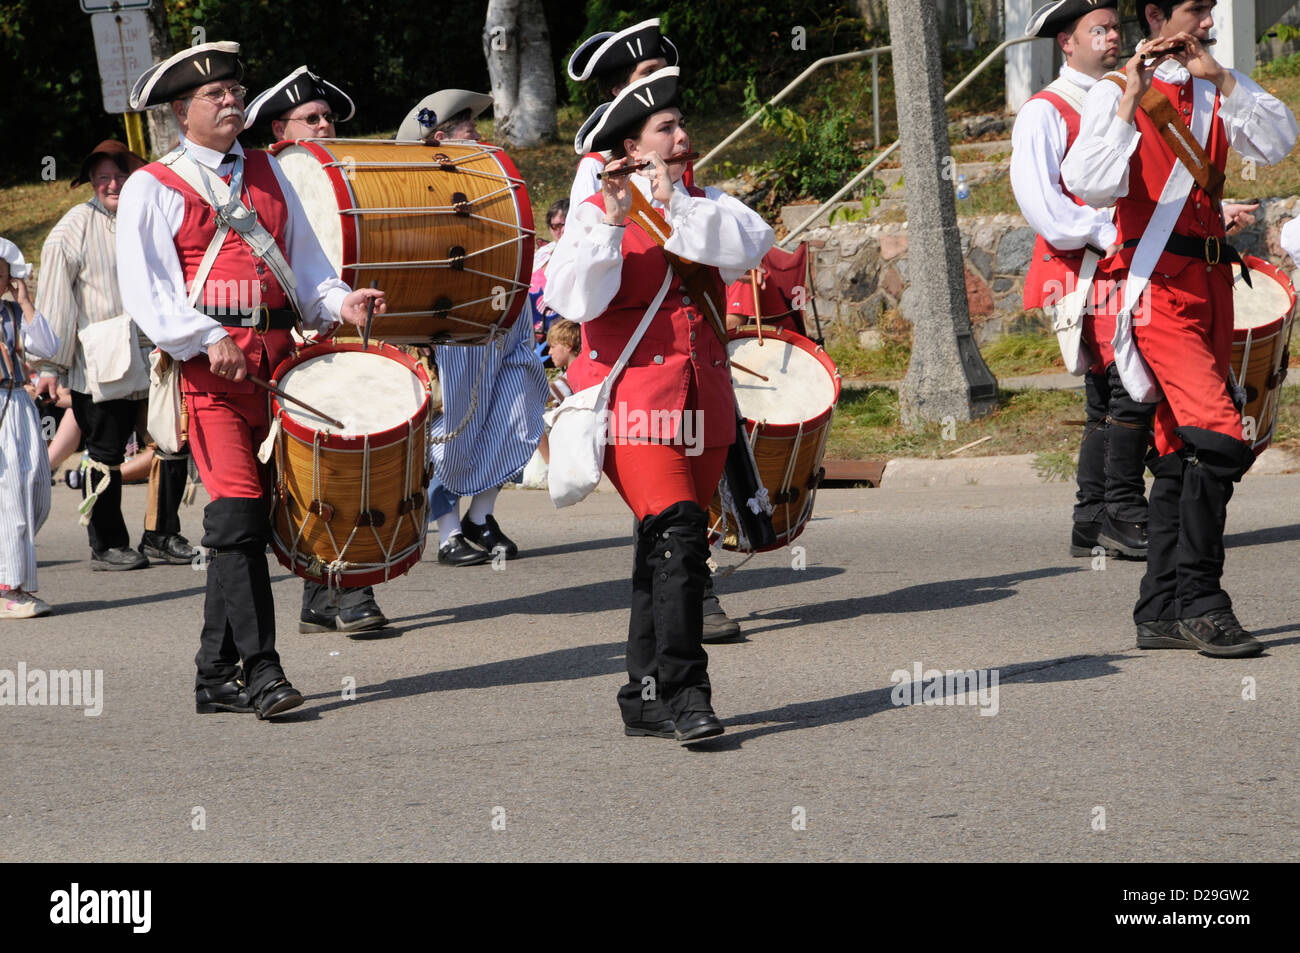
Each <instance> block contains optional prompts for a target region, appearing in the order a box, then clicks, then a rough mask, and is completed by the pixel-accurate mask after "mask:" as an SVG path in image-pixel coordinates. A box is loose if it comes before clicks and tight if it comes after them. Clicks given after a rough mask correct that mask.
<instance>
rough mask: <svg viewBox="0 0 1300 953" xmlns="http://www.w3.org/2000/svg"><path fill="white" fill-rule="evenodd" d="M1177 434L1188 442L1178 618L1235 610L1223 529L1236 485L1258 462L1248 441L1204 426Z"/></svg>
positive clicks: (1180, 536)
mask: <svg viewBox="0 0 1300 953" xmlns="http://www.w3.org/2000/svg"><path fill="white" fill-rule="evenodd" d="M1175 433H1177V434H1178V436H1179V437H1180V438H1182V440H1183V441H1184V442H1186V443H1187V444H1188V448H1187V451H1186V452H1187V465H1186V467H1184V469H1183V491H1182V497H1181V499H1180V500H1179V521H1180V523H1179V534H1178V618H1179V619H1191V618H1197V617H1200V616H1205V615H1207V614H1208V613H1210V612H1214V611H1216V610H1220V609H1229V610H1230V609H1231V608H1232V600H1231V599H1230V598H1229V597H1228V594H1227V593H1226V592H1224V591H1223V587H1222V586H1221V585H1220V581H1221V580H1222V578H1223V558H1224V553H1223V531H1224V526H1225V524H1226V521H1227V515H1228V501H1229V500H1231V499H1232V491H1233V484H1234V483H1236V481H1238V480H1240V479H1241V478H1242V476H1243V475H1244V474H1245V472H1246V471H1247V470H1248V469H1250V465H1251V464H1252V463H1253V462H1254V460H1255V454H1254V452H1253V451H1251V449H1250V448H1249V447H1248V446H1247V445H1246V444H1245V443H1243V442H1242V441H1240V440H1234V439H1233V438H1231V437H1227V436H1224V435H1223V434H1220V433H1215V432H1213V431H1209V430H1202V429H1201V428H1199V427H1180V428H1178V429H1177V430H1176V431H1175Z"/></svg>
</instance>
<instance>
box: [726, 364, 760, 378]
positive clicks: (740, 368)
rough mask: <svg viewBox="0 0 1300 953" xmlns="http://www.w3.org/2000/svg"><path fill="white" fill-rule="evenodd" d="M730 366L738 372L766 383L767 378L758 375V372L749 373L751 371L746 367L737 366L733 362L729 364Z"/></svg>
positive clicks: (742, 365)
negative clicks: (750, 375)
mask: <svg viewBox="0 0 1300 953" xmlns="http://www.w3.org/2000/svg"><path fill="white" fill-rule="evenodd" d="M731 366H732V367H734V368H735V369H736V370H738V371H744V372H745V373H746V374H753V375H754V376H755V377H757V378H758V379H759V380H760V381H767V380H768V378H767V377H766V376H765V375H763V374H760V373H759V372H758V371H751V370H750V369H749V368H748V367H746V366H745V365H744V364H737V363H736V362H735V361H732V362H731Z"/></svg>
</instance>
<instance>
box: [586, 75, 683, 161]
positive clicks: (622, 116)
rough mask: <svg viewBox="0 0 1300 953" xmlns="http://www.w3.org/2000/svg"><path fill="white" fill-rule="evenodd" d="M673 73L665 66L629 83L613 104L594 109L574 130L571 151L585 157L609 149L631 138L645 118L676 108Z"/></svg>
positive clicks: (675, 88)
mask: <svg viewBox="0 0 1300 953" xmlns="http://www.w3.org/2000/svg"><path fill="white" fill-rule="evenodd" d="M677 74H678V69H677V67H676V66H665V67H664V68H663V69H661V70H659V71H657V72H654V73H651V74H650V75H649V76H647V77H645V78H644V79H639V80H637V81H636V82H635V83H632V84H630V85H629V86H628V87H627V88H626V89H624V90H623V91H622V92H621V93H619V94H618V95H617V96H615V97H614V101H613V102H611V103H602V104H601V105H599V106H597V107H596V109H595V111H594V112H593V113H592V114H591V115H590V116H589V117H588V118H587V121H586V122H584V123H583V124H582V128H581V129H579V130H578V136H577V138H576V139H575V141H574V143H573V147H574V150H575V151H576V152H577V153H578V155H586V154H587V153H588V152H601V151H603V150H605V149H612V148H613V147H614V146H617V145H619V144H620V143H622V141H623V140H624V139H625V138H635V136H636V133H637V132H638V131H639V130H640V128H641V126H642V125H643V124H644V123H645V121H646V120H647V119H649V118H650V117H651V116H653V115H654V114H655V113H657V112H659V111H660V110H662V109H668V108H670V107H673V106H676V105H677Z"/></svg>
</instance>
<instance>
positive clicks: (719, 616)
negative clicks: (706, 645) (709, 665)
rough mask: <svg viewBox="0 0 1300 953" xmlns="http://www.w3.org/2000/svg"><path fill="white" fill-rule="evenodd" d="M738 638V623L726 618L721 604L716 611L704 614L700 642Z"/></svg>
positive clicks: (727, 640) (733, 640) (732, 640)
mask: <svg viewBox="0 0 1300 953" xmlns="http://www.w3.org/2000/svg"><path fill="white" fill-rule="evenodd" d="M739 638H740V623H739V622H737V621H735V620H734V619H731V618H728V617H727V614H726V613H725V612H723V611H722V608H721V606H719V607H718V609H717V610H716V611H714V612H710V613H708V614H707V615H705V617H704V630H703V635H701V636H700V641H701V642H710V643H713V642H735V641H736V640H737V639H739Z"/></svg>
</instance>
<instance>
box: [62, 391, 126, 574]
mask: <svg viewBox="0 0 1300 953" xmlns="http://www.w3.org/2000/svg"><path fill="white" fill-rule="evenodd" d="M138 404H139V402H138V401H134V400H106V401H104V402H103V403H100V404H97V403H95V402H94V401H93V400H92V399H91V397H90V395H89V394H83V393H80V392H78V391H75V390H74V391H73V392H72V414H73V416H74V417H75V418H76V420H77V426H78V427H80V428H81V434H82V437H83V438H84V439H85V441H86V453H87V454H88V455H89V456H90V459H91V460H94V461H95V462H96V463H102V464H104V465H105V466H111V467H120V466H121V465H122V461H123V460H125V459H126V441H127V440H128V439H129V438H130V436H131V432H132V431H133V430H134V429H135V422H136V415H137V413H138V410H137V408H138ZM86 476H87V478H88V479H87V480H83V481H82V484H81V496H82V498H83V499H84V498H85V496H86V491H87V488H86V483H87V482H89V480H90V479H94V480H95V481H96V482H98V480H99V479H100V477H99V475H98V474H95V473H94V472H93V471H92V472H91V473H88V474H87V475H86ZM86 535H87V536H88V537H89V538H90V548H91V549H92V550H93V551H95V552H97V553H102V552H104V550H106V549H129V548H130V546H131V536H130V534H129V533H128V532H127V529H126V522H125V520H123V519H122V474H121V473H120V472H118V471H117V470H114V471H113V474H112V476H111V478H110V482H109V484H108V487H107V489H105V490H102V491H101V492H100V494H99V497H98V499H96V500H95V508H94V509H93V510H91V512H90V524H89V525H88V526H87V527H86Z"/></svg>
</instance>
